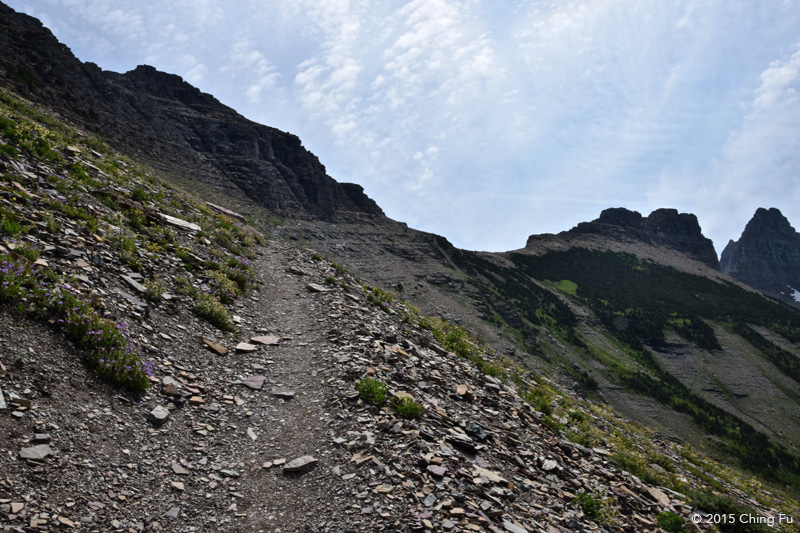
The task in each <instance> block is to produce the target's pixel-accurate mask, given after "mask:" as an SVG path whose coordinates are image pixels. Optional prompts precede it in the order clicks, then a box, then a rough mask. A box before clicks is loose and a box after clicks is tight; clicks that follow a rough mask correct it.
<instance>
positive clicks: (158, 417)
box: [147, 405, 169, 426]
mask: <svg viewBox="0 0 800 533" xmlns="http://www.w3.org/2000/svg"><path fill="white" fill-rule="evenodd" d="M168 418H169V409H167V408H166V407H164V406H163V405H157V406H156V408H155V409H153V410H152V411H150V413H149V414H148V415H147V421H148V422H150V423H151V424H153V425H155V426H160V425H162V424H164V423H165V422H166V421H167V419H168Z"/></svg>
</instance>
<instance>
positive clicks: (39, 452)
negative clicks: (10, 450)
mask: <svg viewBox="0 0 800 533" xmlns="http://www.w3.org/2000/svg"><path fill="white" fill-rule="evenodd" d="M51 455H53V449H52V448H50V446H48V445H47V444H39V445H37V446H31V447H30V448H23V449H22V450H20V452H19V456H20V457H22V458H23V459H33V460H42V459H44V458H45V457H49V456H51Z"/></svg>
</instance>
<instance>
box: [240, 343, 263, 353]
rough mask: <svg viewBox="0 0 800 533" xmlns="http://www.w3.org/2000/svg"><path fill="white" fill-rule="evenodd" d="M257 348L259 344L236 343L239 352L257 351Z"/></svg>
mask: <svg viewBox="0 0 800 533" xmlns="http://www.w3.org/2000/svg"><path fill="white" fill-rule="evenodd" d="M256 350H258V346H256V345H255V344H249V343H246V342H240V343H239V344H237V345H236V351H237V352H255V351H256Z"/></svg>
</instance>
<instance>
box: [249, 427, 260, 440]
mask: <svg viewBox="0 0 800 533" xmlns="http://www.w3.org/2000/svg"><path fill="white" fill-rule="evenodd" d="M247 436H248V437H250V439H251V440H258V435H256V432H255V431H253V428H247Z"/></svg>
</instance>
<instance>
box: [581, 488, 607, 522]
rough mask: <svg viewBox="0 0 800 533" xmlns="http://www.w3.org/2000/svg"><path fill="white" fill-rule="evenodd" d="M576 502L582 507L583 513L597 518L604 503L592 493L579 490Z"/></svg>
mask: <svg viewBox="0 0 800 533" xmlns="http://www.w3.org/2000/svg"><path fill="white" fill-rule="evenodd" d="M574 502H575V503H576V504H577V506H578V507H580V508H581V511H583V514H585V515H586V516H587V517H589V518H597V517H598V515H599V514H600V509H601V508H602V505H601V504H600V502H599V501H598V500H597V499H596V498H595V497H594V496H592V495H591V494H588V493H586V492H579V493H578V494H577V495H576V496H575V500H574Z"/></svg>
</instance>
